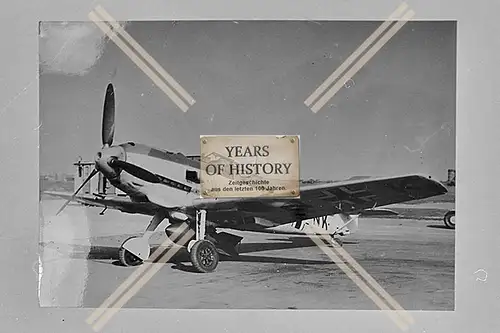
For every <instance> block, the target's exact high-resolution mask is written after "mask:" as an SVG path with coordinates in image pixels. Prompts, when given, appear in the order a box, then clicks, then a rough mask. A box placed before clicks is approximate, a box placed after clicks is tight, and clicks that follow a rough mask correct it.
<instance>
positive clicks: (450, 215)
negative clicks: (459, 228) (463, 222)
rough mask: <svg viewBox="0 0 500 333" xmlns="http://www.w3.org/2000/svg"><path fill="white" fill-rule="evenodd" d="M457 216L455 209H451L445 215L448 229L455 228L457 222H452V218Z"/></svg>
mask: <svg viewBox="0 0 500 333" xmlns="http://www.w3.org/2000/svg"><path fill="white" fill-rule="evenodd" d="M453 216H455V211H454V210H450V211H449V212H448V213H446V214H445V215H444V219H443V220H444V225H445V226H446V227H447V228H448V229H455V223H453V222H451V218H452V217H453Z"/></svg>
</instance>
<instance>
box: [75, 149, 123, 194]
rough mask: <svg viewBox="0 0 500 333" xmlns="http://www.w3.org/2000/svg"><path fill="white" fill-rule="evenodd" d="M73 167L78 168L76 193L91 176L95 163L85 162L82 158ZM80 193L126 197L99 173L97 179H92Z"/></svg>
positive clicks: (76, 172) (76, 171)
mask: <svg viewBox="0 0 500 333" xmlns="http://www.w3.org/2000/svg"><path fill="white" fill-rule="evenodd" d="M73 165H74V166H75V167H76V170H75V181H74V190H75V191H76V190H77V189H78V188H79V187H80V185H81V184H82V183H83V182H84V180H85V179H86V178H87V177H88V176H89V175H90V173H91V172H92V170H94V168H95V167H94V165H95V163H94V162H93V161H92V162H90V161H88V162H86V161H83V160H82V158H81V157H79V158H78V159H77V161H76V162H75V163H73ZM80 193H85V194H94V193H96V194H103V195H104V194H107V195H125V193H124V192H122V191H121V190H120V189H117V188H116V187H114V186H113V185H111V184H110V183H109V182H108V181H107V180H106V178H104V177H103V175H102V173H100V172H99V174H98V175H97V177H94V178H92V179H91V180H90V181H89V182H88V183H87V184H86V185H85V186H84V187H83V188H82V189H81V191H80Z"/></svg>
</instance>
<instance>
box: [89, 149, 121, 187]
mask: <svg viewBox="0 0 500 333" xmlns="http://www.w3.org/2000/svg"><path fill="white" fill-rule="evenodd" d="M120 148H121V147H110V148H104V149H103V150H101V151H100V152H98V153H97V154H96V157H95V167H96V169H97V170H99V171H100V172H102V173H103V174H104V176H105V177H106V178H108V179H112V178H115V177H117V176H118V174H119V171H118V170H116V169H115V168H114V167H113V161H115V160H125V155H124V152H123V151H122V149H120Z"/></svg>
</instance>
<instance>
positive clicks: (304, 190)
mask: <svg viewBox="0 0 500 333" xmlns="http://www.w3.org/2000/svg"><path fill="white" fill-rule="evenodd" d="M92 15H94V18H92V17H90V18H91V20H90V21H87V22H40V24H39V38H38V39H39V40H38V43H39V72H40V74H39V113H40V129H39V131H40V146H39V160H40V164H39V165H40V170H39V171H40V238H39V261H40V269H39V276H38V277H39V279H38V280H39V285H38V298H39V304H40V306H42V307H85V308H98V307H100V306H102V305H103V304H105V302H106V300H107V299H108V298H109V297H110V296H111V295H113V293H115V291H116V290H117V289H118V288H119V287H120V286H121V285H122V284H124V283H126V282H127V281H129V279H130V277H131V276H132V275H134V274H136V275H137V274H139V273H137V272H139V271H140V270H141V269H142V270H144V271H143V272H142V273H141V274H143V276H145V275H147V274H148V273H149V274H150V275H149V277H148V278H147V279H146V278H143V279H142V280H140V281H139V282H136V288H135V289H134V288H132V289H130V292H132V291H133V295H129V297H128V298H127V299H125V300H123V302H122V303H120V305H119V307H124V308H161V309H298V310H303V309H343V310H379V309H380V308H381V307H380V302H379V301H377V300H385V301H386V303H388V304H390V305H389V306H392V308H398V306H400V307H401V308H403V309H405V310H426V311H453V310H454V309H455V177H456V172H455V170H456V163H455V161H456V154H455V153H456V142H455V138H456V127H455V125H456V22H454V21H407V22H406V21H387V22H384V21H306V20H304V21H129V22H115V21H113V20H111V19H110V18H109V17H107V16H106V14H105V13H102V12H100V13H99V12H98V11H96V12H94V13H93V14H92ZM222 135H223V136H238V135H246V136H261V135H262V136H264V135H265V136H297V138H299V140H300V142H299V147H300V150H299V156H300V158H299V162H300V165H299V166H298V168H299V170H300V196H298V197H296V196H295V197H290V198H288V197H281V196H274V197H273V196H267V197H265V198H264V197H252V196H245V197H238V196H232V197H224V198H204V197H203V196H202V195H201V192H200V191H201V184H200V176H201V165H202V163H201V158H200V156H201V153H200V150H201V148H200V137H202V136H222ZM238 147H239V148H238ZM238 147H236V146H234V147H230V148H228V151H229V152H231V151H234V152H236V151H241V152H242V153H241V154H246V153H247V152H248V154H249V155H248V156H250V157H252V156H253V155H252V154H255V155H258V154H260V153H261V152H264V151H266V150H265V149H264V148H262V147H257V146H255V145H253V146H252V144H248V145H244V146H238ZM233 149H234V150H233ZM222 151H223V150H222ZM285 162H286V161H283V167H282V168H281V164H279V163H278V162H275V164H274V166H279V167H280V168H281V169H279V170H287V168H286V163H285ZM256 165H257V164H256ZM262 179H264V180H265V176H262ZM250 182H251V181H248V182H247V183H246V185H251V183H250ZM236 185H237V186H238V188H240V187H239V186H243V185H245V184H244V183H239V184H236ZM294 194H296V193H295V192H294ZM136 278H137V279H141V278H139V277H138V276H136ZM128 288H130V285H129V286H128ZM375 294H376V295H375ZM107 306H109V304H108V305H107Z"/></svg>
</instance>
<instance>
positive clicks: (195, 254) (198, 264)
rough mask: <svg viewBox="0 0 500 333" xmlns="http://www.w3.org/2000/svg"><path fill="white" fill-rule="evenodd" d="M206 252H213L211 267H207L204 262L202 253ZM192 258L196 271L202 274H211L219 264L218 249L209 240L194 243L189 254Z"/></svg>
mask: <svg viewBox="0 0 500 333" xmlns="http://www.w3.org/2000/svg"><path fill="white" fill-rule="evenodd" d="M204 250H209V251H210V252H212V253H211V254H212V256H213V258H212V262H211V263H210V264H209V265H205V264H204V263H203V261H202V257H201V253H202V251H204ZM189 255H190V257H191V263H192V264H193V267H194V269H196V271H198V272H200V273H210V272H213V271H214V270H215V269H216V268H217V265H218V264H219V253H218V252H217V248H216V247H215V245H214V243H212V242H211V241H209V240H206V239H202V240H199V241H197V242H196V243H194V245H193V247H192V248H191V252H190V253H189Z"/></svg>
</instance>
